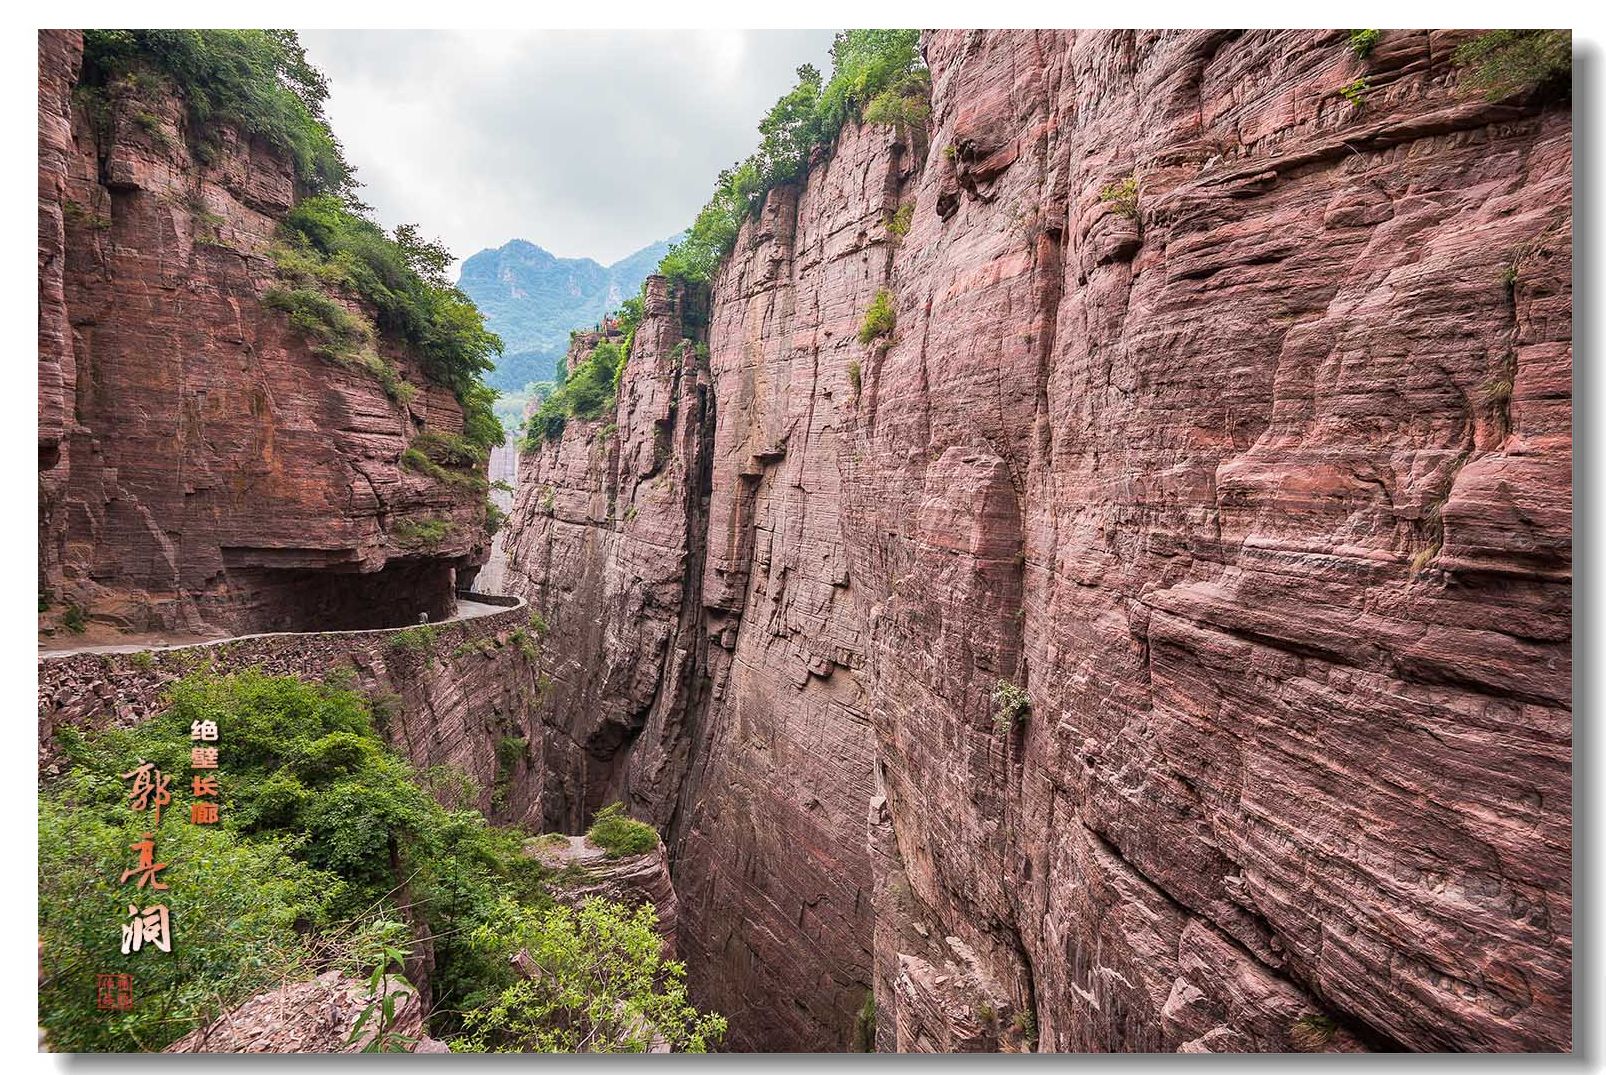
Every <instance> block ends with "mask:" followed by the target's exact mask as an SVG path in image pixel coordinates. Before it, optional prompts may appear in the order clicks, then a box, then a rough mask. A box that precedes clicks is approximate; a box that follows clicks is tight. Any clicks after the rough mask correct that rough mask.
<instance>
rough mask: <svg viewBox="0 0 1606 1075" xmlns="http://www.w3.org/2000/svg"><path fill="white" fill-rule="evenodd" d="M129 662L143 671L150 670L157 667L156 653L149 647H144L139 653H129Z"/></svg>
mask: <svg viewBox="0 0 1606 1075" xmlns="http://www.w3.org/2000/svg"><path fill="white" fill-rule="evenodd" d="M128 663H129V664H131V665H133V666H134V667H135V668H138V669H140V670H141V671H144V672H148V671H150V670H151V669H152V668H155V667H156V654H154V653H152V652H151V651H150V650H148V649H142V650H140V651H139V652H138V653H131V654H129V656H128Z"/></svg>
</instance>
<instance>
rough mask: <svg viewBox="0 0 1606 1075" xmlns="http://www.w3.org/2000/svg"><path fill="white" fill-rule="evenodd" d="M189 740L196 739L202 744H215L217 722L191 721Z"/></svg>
mask: <svg viewBox="0 0 1606 1075" xmlns="http://www.w3.org/2000/svg"><path fill="white" fill-rule="evenodd" d="M190 738H191V739H198V740H200V741H201V742H203V743H215V742H217V721H214V720H193V721H191V722H190Z"/></svg>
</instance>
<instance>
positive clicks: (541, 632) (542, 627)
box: [530, 612, 549, 638]
mask: <svg viewBox="0 0 1606 1075" xmlns="http://www.w3.org/2000/svg"><path fill="white" fill-rule="evenodd" d="M530 630H532V631H534V632H535V633H536V635H538V636H539V637H542V638H545V637H546V633H547V631H548V630H549V628H548V627H547V624H546V617H544V616H542V615H541V614H540V613H539V612H531V613H530Z"/></svg>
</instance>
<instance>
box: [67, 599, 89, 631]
mask: <svg viewBox="0 0 1606 1075" xmlns="http://www.w3.org/2000/svg"><path fill="white" fill-rule="evenodd" d="M61 625H62V626H63V627H65V628H67V630H69V631H71V632H72V633H73V634H75V635H81V634H83V633H84V631H85V630H86V629H87V628H88V627H89V617H88V616H86V615H85V614H84V610H83V609H82V608H80V607H78V606H77V605H76V604H74V603H73V602H71V601H68V602H67V611H66V612H64V613H62V614H61Z"/></svg>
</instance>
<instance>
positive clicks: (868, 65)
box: [658, 30, 924, 283]
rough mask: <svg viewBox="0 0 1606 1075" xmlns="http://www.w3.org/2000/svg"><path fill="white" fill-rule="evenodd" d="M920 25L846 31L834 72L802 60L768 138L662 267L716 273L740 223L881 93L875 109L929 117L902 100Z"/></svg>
mask: <svg viewBox="0 0 1606 1075" xmlns="http://www.w3.org/2000/svg"><path fill="white" fill-rule="evenodd" d="M919 45H920V32H919V31H918V30H844V31H843V32H841V33H839V34H838V35H837V37H836V40H835V41H834V42H833V43H832V45H831V78H830V81H828V82H822V79H821V77H820V72H819V71H818V70H817V69H816V68H814V67H813V66H811V65H808V64H805V65H803V66H802V67H799V68H798V69H797V78H798V81H797V85H796V86H795V87H793V89H792V90H791V91H790V92H789V93H787V94H786V95H785V96H784V97H782V98H781V99H780V100H779V101H777V102H776V103H775V106H774V107H773V108H771V109H770V112H769V114H768V115H767V116H765V117H764V120H763V122H762V123H760V124H759V128H758V129H759V133H760V134H762V135H763V140H762V141H761V142H760V143H759V147H758V149H757V150H756V151H755V152H754V153H753V155H752V156H750V157H748V158H747V159H746V160H745V161H742V162H741V163H739V164H736V165H733V166H732V167H730V168H727V169H725V170H724V171H723V172H721V173H720V174H719V179H718V182H717V184H716V186H715V188H714V196H713V198H712V199H710V200H709V202H708V204H707V205H705V206H704V207H703V209H702V211H701V212H700V213H698V214H697V219H696V221H695V222H693V224H692V226H691V229H690V230H689V231H688V232H687V233H686V238H685V239H684V240H682V241H681V242H679V243H676V244H675V245H674V246H672V247H670V249H669V253H668V254H665V255H664V259H663V260H662V261H661V262H659V264H658V272H659V273H660V274H661V275H663V276H667V277H670V278H671V279H678V280H682V281H685V282H689V283H697V282H702V281H705V280H710V279H712V278H713V276H714V273H715V272H717V271H718V269H719V265H720V262H721V261H723V260H724V258H725V256H726V255H727V254H729V253H730V252H731V249H732V248H733V247H734V246H735V245H736V236H737V234H738V233H739V232H740V231H741V227H742V221H743V220H744V219H745V218H746V217H747V216H748V215H749V214H752V213H756V212H757V211H758V210H759V208H760V207H761V206H763V204H764V198H765V196H766V195H768V194H769V192H770V191H771V190H773V189H774V188H776V187H778V186H781V185H782V184H784V183H789V182H793V181H795V180H799V179H801V178H803V176H804V175H806V174H807V172H808V169H809V161H810V158H811V156H812V155H813V153H814V151H815V149H816V147H819V146H823V145H829V144H830V143H831V142H832V141H833V140H835V138H836V136H837V135H838V134H839V133H840V132H841V130H842V128H843V127H844V126H845V125H846V124H847V123H848V121H850V120H858V119H860V118H861V117H862V116H863V114H864V110H865V109H866V108H867V107H868V106H869V105H870V104H871V102H872V101H874V100H875V99H876V98H877V97H878V95H881V94H883V93H886V92H888V91H893V94H894V96H895V97H897V98H899V100H897V101H894V100H890V99H889V100H888V101H887V102H885V104H884V105H883V106H882V107H881V108H879V109H878V110H877V112H878V114H881V115H891V114H892V113H893V112H894V111H896V112H897V114H898V117H899V118H900V120H902V121H903V122H908V121H910V120H911V119H913V118H916V117H918V119H920V120H923V119H924V115H923V114H921V113H920V112H919V110H918V109H917V108H915V107H913V106H912V105H907V104H904V103H903V102H902V98H904V97H906V96H908V95H910V94H911V93H913V92H914V91H913V90H912V89H911V88H910V87H911V85H912V83H911V81H910V78H911V76H912V75H916V74H917V73H918V72H920V71H922V69H923V68H922V64H921V59H920V49H919Z"/></svg>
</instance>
